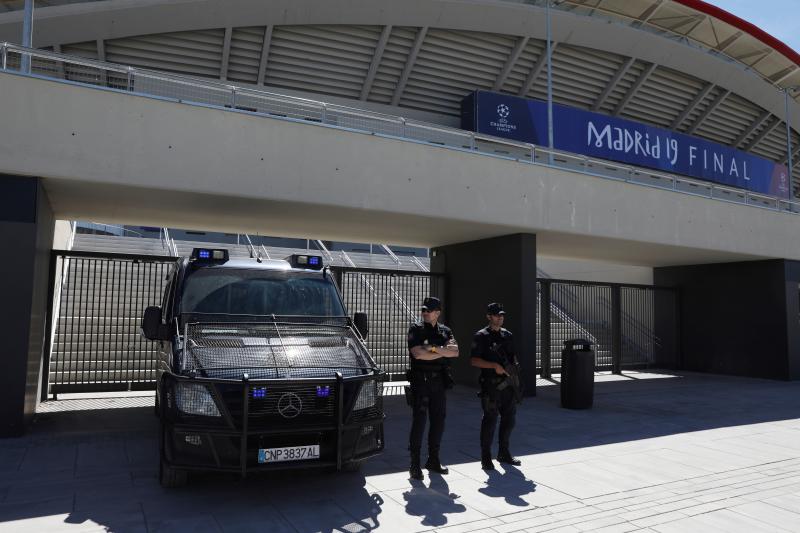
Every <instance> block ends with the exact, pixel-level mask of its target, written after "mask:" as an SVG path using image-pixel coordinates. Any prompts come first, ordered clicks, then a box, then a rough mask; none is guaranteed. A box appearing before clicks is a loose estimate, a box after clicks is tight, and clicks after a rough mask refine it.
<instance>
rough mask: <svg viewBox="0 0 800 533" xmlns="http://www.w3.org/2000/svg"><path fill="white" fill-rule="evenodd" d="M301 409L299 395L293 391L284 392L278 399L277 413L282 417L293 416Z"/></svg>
mask: <svg viewBox="0 0 800 533" xmlns="http://www.w3.org/2000/svg"><path fill="white" fill-rule="evenodd" d="M302 410H303V402H302V401H301V400H300V396H298V395H297V394H295V393H293V392H287V393H284V394H283V395H282V396H281V397H280V399H279V400H278V413H279V414H280V415H281V416H282V417H283V418H294V417H296V416H297V415H299V414H300V411H302Z"/></svg>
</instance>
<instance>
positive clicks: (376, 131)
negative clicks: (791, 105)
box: [0, 42, 800, 215]
mask: <svg viewBox="0 0 800 533" xmlns="http://www.w3.org/2000/svg"><path fill="white" fill-rule="evenodd" d="M10 53H12V54H18V55H25V56H30V57H31V59H33V58H39V59H42V60H45V61H48V62H54V61H55V62H60V63H66V64H70V65H77V66H78V67H84V68H91V69H100V70H106V71H110V72H113V73H116V74H120V75H124V76H125V77H126V82H125V83H121V82H120V83H119V84H118V85H120V86H123V85H124V89H121V88H119V87H116V86H113V84H112V82H111V78H112V76H105V75H104V76H100V75H98V76H96V77H97V80H96V83H94V82H87V81H84V82H76V81H72V80H64V79H62V78H63V76H64V72H63V71H64V69H63V68H62V69H52V68H50V70H47V66H45V67H42V65H41V64H39V65H36V64H34V63H33V61H31V72H30V73H23V72H21V71H20V69H19V68H18V67H15V66H10V65H9V62H8V59H9V58H8V55H9V54H10ZM0 54H2V67H3V71H4V72H6V73H8V72H13V73H15V74H17V75H22V76H29V77H36V78H47V79H51V80H57V81H61V82H63V83H69V84H72V85H80V86H86V87H94V88H99V89H102V90H109V91H122V92H126V93H133V94H137V95H142V96H150V97H154V98H159V99H166V100H173V101H176V102H179V103H184V104H188V105H202V106H204V107H214V108H219V109H227V110H231V111H235V112H237V113H249V114H255V115H259V116H265V117H270V118H273V119H276V120H288V121H293V122H303V123H310V124H317V125H322V126H324V127H332V128H337V129H343V130H348V131H357V132H366V133H369V134H371V135H376V136H384V137H388V138H393V139H403V140H408V141H412V142H418V143H423V144H429V145H435V146H438V147H443V148H447V149H453V150H462V151H468V152H473V153H479V154H484V155H490V156H493V157H501V158H504V159H512V160H515V161H518V162H519V163H522V164H533V165H540V166H548V167H550V166H552V167H555V168H565V167H566V168H567V169H569V170H570V171H572V172H578V173H582V174H587V175H591V176H596V177H602V178H610V179H614V180H621V181H625V182H626V183H632V184H636V185H639V186H644V187H655V188H661V189H664V188H667V189H671V190H673V191H674V192H676V193H681V194H691V195H694V196H703V197H705V198H710V199H714V200H717V201H723V202H730V203H737V204H741V205H749V206H752V207H756V208H759V209H770V210H774V211H780V212H786V213H792V214H796V215H800V202H798V201H795V200H794V199H786V198H782V197H773V196H768V195H763V194H760V193H754V192H751V191H747V190H745V189H731V188H729V187H726V186H724V185H717V184H714V183H711V182H707V181H703V180H695V179H692V178H687V177H683V176H677V175H672V174H666V173H663V172H659V171H655V170H650V169H647V168H643V167H631V166H629V165H621V164H618V163H614V162H611V161H605V160H597V159H590V158H587V157H586V156H583V155H579V154H574V153H570V152H564V151H561V150H549V149H547V148H543V147H539V146H535V145H533V144H531V143H525V142H517V141H512V140H509V139H505V138H500V137H492V136H489V135H483V134H478V133H474V132H470V131H466V130H460V129H457V128H451V127H448V126H443V125H439V124H431V123H426V122H422V121H416V120H410V119H406V118H404V117H400V116H393V115H387V114H384V113H377V112H374V111H367V110H364V109H358V108H353V107H347V106H340V105H336V104H327V103H324V102H321V101H315V100H310V99H306V98H299V97H294V96H287V95H281V94H277V93H272V92H268V91H262V90H258V89H251V88H247V87H241V86H237V85H233V84H229V83H222V82H214V81H211V80H203V79H199V78H191V77H188V76H182V75H178V74H171V73H166V72H159V71H154V70H148V69H141V68H138V67H129V66H122V65H117V64H113V63H108V62H104V61H97V60H91V59H86V58H79V57H73V56H68V55H65V54H59V53H55V52H49V51H46V50H37V49H33V48H25V47H22V46H18V45H15V44H12V43H8V42H4V43H0ZM43 69H44V70H43ZM37 71H38V72H37ZM118 77H121V76H118ZM153 82H155V83H153ZM109 85H111V86H109ZM204 91H205V93H204ZM434 139H435V140H434ZM478 142H480V143H482V144H478ZM486 144H488V145H489V146H485V145H486ZM492 146H495V147H497V146H503V147H511V148H516V149H518V150H519V154H518V155H517V156H514V155H508V152H504V154H500V153H499V152H498V151H497V150H494V149H492ZM543 155H546V156H549V155H552V156H553V158H552V159H553V163H552V165H551V164H549V163H548V161H549V160H550V159H551V158H550V157H543ZM557 158H560V159H562V160H564V162H565V163H566V164H560V163H559V162H558V161H556V159H557ZM570 161H571V163H570ZM592 164H597V165H598V166H602V167H603V169H592V168H589V167H591V165H592ZM604 170H608V171H612V172H604ZM641 176H645V177H647V176H650V177H652V178H655V179H657V180H666V181H667V182H668V186H667V187H664V186H663V185H654V184H650V183H646V182H643V181H642V179H641V178H640V177H641ZM679 185H685V186H687V187H689V188H691V187H694V188H696V189H697V190H694V191H690V190H682V188H681V187H679ZM701 191H702V192H701ZM733 191H736V192H735V193H734V192H733ZM720 195H722V197H720ZM730 195H732V196H734V197H741V198H742V199H743V201H736V200H734V199H732V198H730V197H725V196H730Z"/></svg>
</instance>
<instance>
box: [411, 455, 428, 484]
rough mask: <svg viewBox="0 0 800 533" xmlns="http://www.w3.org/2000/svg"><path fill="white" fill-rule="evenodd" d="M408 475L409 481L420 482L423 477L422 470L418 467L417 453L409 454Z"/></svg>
mask: <svg viewBox="0 0 800 533" xmlns="http://www.w3.org/2000/svg"><path fill="white" fill-rule="evenodd" d="M408 475H409V477H411V479H416V480H418V481H422V480H423V479H425V476H424V475H423V474H422V468H420V466H419V452H416V453H414V452H411V467H410V468H409V469H408Z"/></svg>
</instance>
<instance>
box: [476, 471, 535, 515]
mask: <svg viewBox="0 0 800 533" xmlns="http://www.w3.org/2000/svg"><path fill="white" fill-rule="evenodd" d="M504 469H505V472H504V473H503V474H501V473H500V472H498V471H497V470H491V471H489V479H487V480H486V486H485V487H482V488H480V489H478V492H480V493H481V494H485V495H486V496H489V497H491V498H504V499H505V501H506V503H507V504H509V505H515V506H518V507H527V506H529V505H530V503H529V502H527V501H525V500H524V499H523V498H522V496H524V495H525V494H530V493H532V492H536V483H534V481H533V480H531V479H528V478H526V477H525V475H524V474H523V473H522V472H521V471H520V470H519V469H517V468H514V467H513V466H511V465H505V467H504Z"/></svg>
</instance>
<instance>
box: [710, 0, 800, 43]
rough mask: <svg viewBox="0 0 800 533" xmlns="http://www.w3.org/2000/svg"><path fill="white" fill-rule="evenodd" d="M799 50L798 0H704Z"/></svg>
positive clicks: (799, 3) (799, 16) (799, 23)
mask: <svg viewBox="0 0 800 533" xmlns="http://www.w3.org/2000/svg"><path fill="white" fill-rule="evenodd" d="M705 1H706V2H708V3H709V4H713V5H715V6H718V7H721V8H722V9H724V10H725V11H728V12H729V13H733V14H734V15H736V16H737V17H739V18H742V19H744V20H746V21H748V22H750V23H752V24H755V25H756V26H758V27H759V28H761V29H762V30H764V31H765V32H767V33H769V34H770V35H772V36H773V37H776V38H777V39H779V40H781V41H783V42H784V43H786V44H787V45H789V46H790V47H792V48H793V49H794V50H795V51H797V52H800V0H705Z"/></svg>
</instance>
